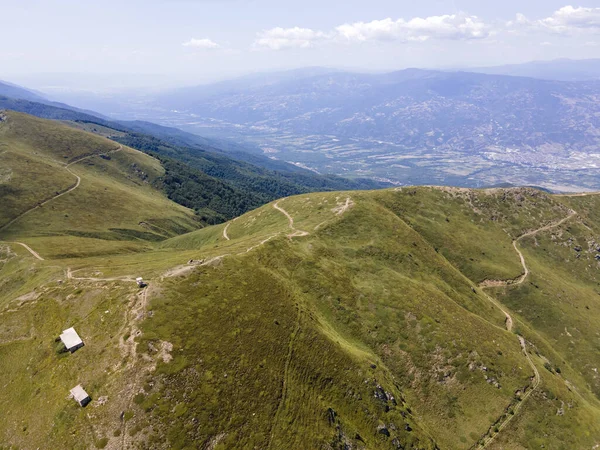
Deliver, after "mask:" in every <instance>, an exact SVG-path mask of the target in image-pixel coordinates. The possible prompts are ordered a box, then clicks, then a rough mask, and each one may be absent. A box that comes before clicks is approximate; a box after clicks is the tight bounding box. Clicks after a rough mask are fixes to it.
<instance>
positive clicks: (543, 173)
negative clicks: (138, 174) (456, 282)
mask: <svg viewBox="0 0 600 450" xmlns="http://www.w3.org/2000/svg"><path fill="white" fill-rule="evenodd" d="M470 70H471V69H470ZM484 72H485V73H484ZM517 75H518V76H517ZM533 77H535V78H533ZM86 98H88V99H89V97H86ZM599 100H600V60H584V61H572V60H556V61H549V62H533V63H528V64H520V65H508V66H500V67H491V68H489V67H488V68H477V69H472V71H471V72H461V71H458V72H456V71H455V72H452V71H435V70H420V69H407V70H402V71H397V72H391V73H385V74H364V73H352V72H345V71H340V70H335V69H328V68H318V67H317V68H305V69H299V70H292V71H285V72H275V73H262V74H253V75H249V76H246V77H241V78H238V79H234V80H228V81H223V82H219V83H214V84H210V85H201V86H195V87H187V88H180V89H173V90H169V91H164V92H160V93H150V92H147V93H145V94H144V95H137V96H135V97H128V96H127V95H123V96H115V95H112V97H111V98H110V99H107V98H99V100H98V103H97V104H98V105H104V107H106V109H103V110H102V111H103V112H106V111H111V112H112V116H114V117H119V118H121V119H127V120H128V121H131V120H134V121H135V120H139V121H142V122H143V123H146V122H155V123H159V124H161V125H163V126H165V125H166V126H169V127H175V128H178V129H180V130H184V131H186V132H188V133H193V134H196V135H200V136H202V137H203V139H205V141H204V143H203V144H204V145H206V144H207V143H208V144H209V145H211V146H214V147H217V148H218V147H222V146H225V147H228V148H229V149H232V148H234V147H237V148H238V149H243V151H242V152H241V154H243V155H246V157H247V155H248V152H252V153H254V156H255V157H257V158H258V157H260V158H262V161H264V160H265V157H266V158H268V159H269V160H271V161H274V163H275V161H277V164H279V163H281V162H289V163H292V164H294V165H295V166H297V167H301V168H305V169H310V170H313V171H316V172H319V173H335V174H337V175H342V176H346V177H361V178H364V177H370V178H374V179H376V180H380V181H385V182H391V183H396V184H452V185H460V186H467V187H478V186H490V185H497V184H502V183H510V184H513V185H536V186H542V187H545V188H548V189H553V190H591V189H600V176H599V175H600V172H599V170H600V152H597V150H596V149H597V148H598V146H599V144H600V132H599V127H600V123H599V121H598V116H599V114H600V107H599V105H600V102H599ZM86 102H87V103H86ZM106 102H109V103H108V104H109V105H110V106H107V103H106ZM77 104H78V106H84V107H89V106H91V105H95V104H96V103H94V102H89V101H87V100H86V101H82V102H80V103H77ZM140 126H146V125H140ZM185 139H186V140H188V139H189V135H188V136H187V137H186V138H185ZM188 143H189V142H188ZM233 143H236V144H233ZM250 162H253V161H250Z"/></svg>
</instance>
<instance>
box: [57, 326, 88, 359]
mask: <svg viewBox="0 0 600 450" xmlns="http://www.w3.org/2000/svg"><path fill="white" fill-rule="evenodd" d="M60 340H61V341H62V343H63V344H65V347H66V349H67V350H68V351H70V352H71V353H73V352H74V351H75V350H77V349H78V348H81V347H83V341H82V340H81V338H80V337H79V335H78V334H77V331H75V328H73V327H71V328H67V329H66V330H64V331H63V332H62V334H61V335H60Z"/></svg>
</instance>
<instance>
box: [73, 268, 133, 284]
mask: <svg viewBox="0 0 600 450" xmlns="http://www.w3.org/2000/svg"><path fill="white" fill-rule="evenodd" d="M67 279H69V280H76V281H126V282H132V283H133V282H134V281H135V278H132V277H114V278H94V277H81V278H79V277H75V276H73V271H72V270H71V269H67Z"/></svg>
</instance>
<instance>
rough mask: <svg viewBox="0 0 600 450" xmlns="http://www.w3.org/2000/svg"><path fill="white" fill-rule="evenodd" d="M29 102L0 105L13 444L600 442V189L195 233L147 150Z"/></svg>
mask: <svg viewBox="0 0 600 450" xmlns="http://www.w3.org/2000/svg"><path fill="white" fill-rule="evenodd" d="M22 117H23V116H20V115H18V114H13V113H9V114H7V115H5V116H4V118H3V121H2V122H0V142H3V143H5V145H4V147H3V148H0V152H3V153H1V154H0V158H5V159H3V160H2V161H3V164H2V166H0V167H2V168H3V169H4V168H6V167H10V170H11V172H10V173H11V175H10V177H9V175H5V176H4V177H5V178H4V179H6V180H7V181H5V182H4V184H2V185H0V186H2V187H3V189H5V191H2V192H3V194H2V195H3V197H2V202H3V203H2V204H3V205H4V204H7V205H11V206H10V208H9V209H7V210H3V214H5V216H4V218H3V219H2V220H3V221H4V224H5V225H4V228H3V229H2V230H0V240H1V241H0V380H2V389H0V410H2V411H10V414H2V415H0V445H2V446H5V447H19V448H49V449H51V448H94V447H96V448H115V449H116V448H181V449H183V448H211V449H225V448H264V449H288V448H322V449H338V448H363V449H380V448H390V449H400V448H404V449H411V448H412V449H435V448H439V449H470V448H496V449H500V448H503V449H527V448H540V447H541V446H544V448H565V449H572V448H590V449H591V448H593V447H594V446H595V445H598V444H600V400H599V395H600V378H599V376H598V374H597V367H598V366H599V365H600V356H599V355H600V353H599V352H598V340H597V335H596V327H595V324H596V323H598V320H600V300H599V297H598V292H599V291H598V282H599V281H600V280H598V275H599V263H598V259H600V256H598V255H600V229H598V227H597V225H596V224H597V223H598V220H597V219H598V217H597V216H598V214H599V213H598V211H600V203H599V202H600V197H597V196H594V195H590V196H577V197H566V196H562V197H559V196H550V195H547V194H545V193H543V192H540V191H537V190H534V189H525V188H515V189H491V190H467V189H455V188H433V187H420V188H402V189H391V190H383V191H371V192H368V191H365V192H358V191H352V192H328V193H312V194H303V195H299V196H294V197H287V198H283V199H279V200H277V201H275V202H272V203H269V204H267V205H264V206H262V207H261V208H258V209H256V210H254V211H251V212H249V213H246V214H244V215H242V216H240V217H238V218H236V219H234V220H232V221H230V222H227V223H225V224H221V225H215V226H211V227H205V228H202V229H199V230H196V231H192V232H189V233H183V231H184V229H185V228H186V227H188V229H191V228H192V225H193V219H192V218H191V215H190V213H189V212H188V211H187V210H185V209H184V208H182V207H180V206H178V205H176V204H174V203H172V202H170V201H169V200H168V199H166V198H165V197H164V196H163V195H162V194H161V193H160V192H159V191H155V190H153V188H152V187H151V186H150V185H149V184H147V183H145V182H144V178H143V176H141V178H140V175H139V172H140V171H141V172H144V173H145V174H147V176H148V177H152V176H155V174H157V173H160V170H161V166H160V164H158V162H157V161H156V160H154V159H152V158H150V157H148V156H147V155H143V154H139V153H138V152H135V151H132V150H129V149H127V147H125V146H123V147H120V146H119V145H118V144H115V143H114V142H111V141H107V140H104V139H101V138H94V139H97V140H94V141H86V142H82V143H78V144H77V145H74V144H71V143H72V142H73V141H72V140H69V141H68V142H66V143H63V142H58V141H56V140H53V138H52V136H53V135H52V130H53V129H49V130H46V129H43V130H42V131H43V133H41V134H43V135H44V136H47V137H46V138H44V139H37V138H36V137H35V136H38V135H37V134H33V133H32V130H33V129H34V128H32V127H34V126H39V127H44V126H48V125H47V123H46V122H44V121H40V122H39V123H38V122H35V121H34V122H28V125H27V126H26V127H24V128H23V129H19V128H18V127H19V126H20V125H19V124H20V122H19V121H20V120H24V119H22ZM71 132H72V133H80V132H79V131H77V130H71ZM81 133H82V132H81ZM41 134H40V135H41ZM61 135H62V134H61ZM84 135H85V136H89V135H87V134H81V135H80V134H74V135H72V136H73V137H72V139H75V136H84ZM28 136H31V137H28ZM102 155H103V156H102ZM9 158H10V159H9ZM82 158H87V159H82ZM122 158H123V159H122ZM7 161H8V162H10V163H8V162H7ZM28 164H31V167H38V169H37V172H28V168H27V165H28ZM69 164H71V165H69ZM7 174H8V171H7ZM32 174H35V175H32ZM38 174H39V175H38ZM19 180H21V181H19ZM44 180H45V181H44ZM17 182H18V183H17ZM38 184H39V188H38V189H34V187H35V186H36V185H38ZM76 185H77V187H76V188H75V186H76ZM38 191H39V192H38ZM105 196H106V197H105ZM5 198H6V199H7V200H6V203H5V200H4V199H5ZM107 198H108V199H111V201H110V202H109V201H108V200H105V199H107ZM9 201H10V202H9ZM44 202H46V203H44ZM40 203H44V204H43V206H40V207H37V208H36V206H37V205H38V204H40ZM152 205H154V206H152ZM32 208H34V209H32ZM142 222H143V223H144V224H147V225H140V223H142ZM173 224H179V225H180V227H181V228H177V227H175V226H174V225H173ZM159 229H160V230H162V231H160V232H159V231H158V230H159ZM123 230H126V231H123ZM132 230H133V231H132ZM178 230H182V231H181V232H179V231H178ZM134 231H135V233H134ZM73 232H77V233H73ZM149 233H152V234H156V235H160V236H162V237H161V238H160V239H153V238H150V236H148V234H149ZM131 236H135V240H128V239H131ZM120 239H122V240H120ZM36 255H37V256H36ZM138 276H142V277H143V278H144V280H145V281H146V283H147V286H145V287H142V288H139V287H138V286H137V284H136V283H135V279H136V277H138ZM71 326H74V327H75V328H76V330H77V332H78V333H79V334H80V335H81V337H82V339H83V340H84V343H85V346H84V347H83V348H81V349H79V350H77V351H76V352H75V353H73V354H69V353H64V352H61V349H60V347H61V346H60V343H57V342H55V339H56V337H57V336H58V335H59V334H60V333H61V331H62V330H64V329H66V328H68V327H71ZM77 384H81V385H82V386H83V387H84V388H85V389H86V391H87V392H88V393H89V394H90V396H91V398H92V402H91V403H90V404H89V405H88V406H87V407H86V408H81V407H80V406H78V404H77V403H76V402H75V401H73V400H72V399H70V398H69V397H68V395H69V389H71V388H72V387H74V386H76V385H77Z"/></svg>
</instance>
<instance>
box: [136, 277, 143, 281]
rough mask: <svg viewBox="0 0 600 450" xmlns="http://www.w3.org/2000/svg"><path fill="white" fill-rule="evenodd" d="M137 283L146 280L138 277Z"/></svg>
mask: <svg viewBox="0 0 600 450" xmlns="http://www.w3.org/2000/svg"><path fill="white" fill-rule="evenodd" d="M135 281H144V279H143V278H142V277H137V278H136V279H135Z"/></svg>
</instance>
